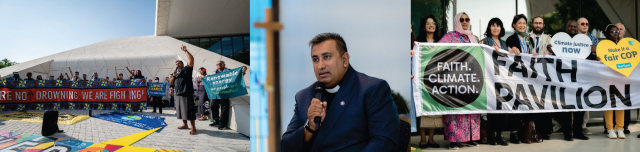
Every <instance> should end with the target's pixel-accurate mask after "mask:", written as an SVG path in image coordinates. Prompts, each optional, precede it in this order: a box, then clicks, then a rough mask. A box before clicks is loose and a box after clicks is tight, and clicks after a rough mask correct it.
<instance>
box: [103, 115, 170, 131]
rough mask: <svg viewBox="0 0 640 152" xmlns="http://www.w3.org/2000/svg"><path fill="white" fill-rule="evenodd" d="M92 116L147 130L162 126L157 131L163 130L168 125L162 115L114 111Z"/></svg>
mask: <svg viewBox="0 0 640 152" xmlns="http://www.w3.org/2000/svg"><path fill="white" fill-rule="evenodd" d="M92 117H94V118H98V119H102V120H106V121H111V122H115V123H119V124H123V125H127V126H131V127H136V128H140V129H145V130H151V129H155V128H158V127H162V128H160V129H158V130H157V131H156V132H160V131H162V129H164V127H166V126H167V123H165V122H164V118H162V117H158V116H150V115H143V114H140V113H134V112H126V111H114V112H109V113H103V114H99V115H94V116H92Z"/></svg>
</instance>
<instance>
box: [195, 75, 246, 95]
mask: <svg viewBox="0 0 640 152" xmlns="http://www.w3.org/2000/svg"><path fill="white" fill-rule="evenodd" d="M202 82H203V83H204V87H205V89H206V90H207V96H209V99H228V98H235V97H239V96H242V95H245V94H247V88H246V86H245V84H244V79H243V78H242V67H239V68H235V69H233V70H229V71H226V72H222V73H218V74H214V75H209V76H206V77H203V78H202Z"/></svg>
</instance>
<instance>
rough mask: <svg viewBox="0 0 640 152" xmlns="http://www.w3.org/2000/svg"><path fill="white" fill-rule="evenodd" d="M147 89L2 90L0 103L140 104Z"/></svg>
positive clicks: (145, 95) (144, 97) (0, 89)
mask: <svg viewBox="0 0 640 152" xmlns="http://www.w3.org/2000/svg"><path fill="white" fill-rule="evenodd" d="M146 91H147V89H146V88H145V87H138V88H115V89H69V88H30V89H10V88H0V103H25V102H27V103H29V102H48V101H72V102H116V101H117V102H138V101H146V99H147V93H146Z"/></svg>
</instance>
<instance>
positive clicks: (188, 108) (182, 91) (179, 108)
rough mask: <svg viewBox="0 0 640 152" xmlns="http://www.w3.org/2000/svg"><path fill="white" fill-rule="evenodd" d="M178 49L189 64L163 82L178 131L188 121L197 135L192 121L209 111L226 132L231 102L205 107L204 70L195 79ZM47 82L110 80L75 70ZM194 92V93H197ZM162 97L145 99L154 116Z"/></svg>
mask: <svg viewBox="0 0 640 152" xmlns="http://www.w3.org/2000/svg"><path fill="white" fill-rule="evenodd" d="M181 50H182V51H184V52H185V53H186V55H187V58H188V59H189V62H187V64H185V62H183V61H181V60H178V61H176V62H175V63H176V66H177V68H176V70H174V71H173V72H172V73H171V74H170V77H167V78H166V79H165V80H166V81H165V82H169V84H170V85H168V86H167V87H168V89H167V97H169V98H168V99H167V100H170V102H174V104H175V107H174V111H176V116H177V118H178V119H182V120H183V125H182V126H180V127H178V129H189V127H188V125H187V121H190V122H191V131H190V132H189V133H190V134H192V135H195V134H196V133H197V132H196V128H195V120H196V119H198V120H201V121H204V120H207V115H208V114H207V113H206V111H207V109H210V111H211V118H212V121H213V123H211V124H209V126H217V127H218V129H220V130H225V129H229V128H228V127H227V125H228V123H229V108H230V100H229V99H214V100H212V101H211V104H209V105H210V106H209V107H205V102H206V101H208V100H209V97H208V96H207V93H206V90H205V88H204V83H203V81H202V78H203V77H205V76H207V70H206V69H205V68H204V67H201V68H200V69H199V70H198V72H199V74H198V76H196V77H195V78H194V77H193V73H192V71H193V66H194V62H193V61H194V60H193V56H192V55H191V53H189V51H187V48H186V46H184V45H182V47H181ZM216 67H217V69H216V70H215V71H214V72H212V74H217V73H221V72H225V71H229V69H228V68H226V66H225V62H224V61H222V60H220V61H218V62H217V64H216ZM68 69H69V73H71V67H68ZM126 69H127V71H128V72H129V73H130V74H131V76H130V77H129V79H142V78H146V77H144V76H143V75H142V72H141V71H140V70H137V71H135V73H134V70H129V67H126ZM114 70H115V71H117V67H115V69H114ZM246 70H247V67H246V66H243V68H242V74H243V75H244V74H246ZM65 75H66V77H65ZM6 79H7V80H12V81H15V80H23V79H22V78H21V77H20V74H19V73H18V72H13V76H9V77H8V78H6ZM24 80H44V79H43V78H42V76H41V75H38V76H37V77H36V79H33V78H32V73H31V72H28V73H27V78H25V79H24ZM47 80H69V81H89V80H91V81H109V80H110V79H109V77H105V78H100V77H98V72H94V73H93V76H92V77H91V78H90V79H87V75H86V74H83V75H82V78H80V72H78V71H76V72H74V75H72V76H69V74H68V73H64V75H63V74H62V73H60V76H59V77H58V78H57V79H55V77H54V76H53V75H51V76H49V79H47ZM116 80H125V79H124V74H123V73H119V74H117V75H116V77H115V78H113V80H112V81H116ZM154 80H155V82H160V78H159V77H155V79H149V82H154ZM194 81H195V83H197V87H195V88H194V86H193V85H192V84H193V83H194ZM194 90H197V92H196V91H194ZM194 95H197V96H198V98H199V101H198V105H197V106H196V105H195V102H194ZM162 98H163V97H151V96H148V98H147V102H148V103H152V104H151V105H153V111H152V112H153V113H155V112H156V108H159V113H162V107H163V103H162V100H163V99H162ZM196 107H197V110H196ZM140 112H142V110H140ZM196 113H199V114H200V116H199V118H196Z"/></svg>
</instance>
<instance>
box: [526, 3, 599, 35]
mask: <svg viewBox="0 0 640 152" xmlns="http://www.w3.org/2000/svg"><path fill="white" fill-rule="evenodd" d="M580 4H582V14H581V13H580V7H581V5H580ZM553 6H554V7H555V8H556V11H555V12H553V13H548V14H545V15H542V16H541V17H542V19H544V22H545V28H544V33H547V34H551V35H552V36H553V34H555V33H558V32H565V28H566V27H567V22H569V20H576V21H577V20H578V19H579V18H580V17H585V18H587V20H589V31H593V29H596V30H597V31H603V29H604V28H605V27H606V26H607V25H609V24H612V23H611V21H610V20H609V18H608V17H607V15H606V14H604V11H602V8H600V5H598V2H596V0H581V1H574V0H558V3H556V4H554V5H553ZM533 17H535V16H532V17H530V20H529V27H532V26H531V22H532V21H533V20H532V19H533ZM592 34H593V33H592ZM594 35H595V34H594Z"/></svg>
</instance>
